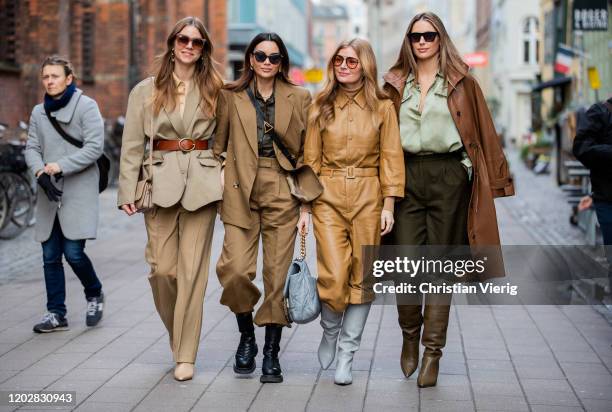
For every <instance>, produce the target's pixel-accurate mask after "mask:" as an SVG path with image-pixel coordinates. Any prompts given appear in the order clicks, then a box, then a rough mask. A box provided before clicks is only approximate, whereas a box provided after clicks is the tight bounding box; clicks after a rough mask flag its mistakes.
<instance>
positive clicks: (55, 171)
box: [44, 163, 62, 176]
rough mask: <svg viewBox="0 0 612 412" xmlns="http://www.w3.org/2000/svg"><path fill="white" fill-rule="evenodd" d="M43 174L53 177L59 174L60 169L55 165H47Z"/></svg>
mask: <svg viewBox="0 0 612 412" xmlns="http://www.w3.org/2000/svg"><path fill="white" fill-rule="evenodd" d="M44 171H45V173H46V174H48V175H49V176H53V175H55V174H58V173H61V171H62V168H61V167H60V165H59V164H57V163H47V164H46V165H45V169H44Z"/></svg>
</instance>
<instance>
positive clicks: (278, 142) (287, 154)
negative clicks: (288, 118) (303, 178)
mask: <svg viewBox="0 0 612 412" xmlns="http://www.w3.org/2000/svg"><path fill="white" fill-rule="evenodd" d="M246 90H247V94H248V95H249V98H250V99H251V103H252V104H253V107H254V108H255V111H256V112H257V114H258V115H259V116H260V117H261V118H263V119H265V118H266V117H265V116H264V114H263V112H262V111H261V108H260V107H259V105H258V104H257V101H256V100H255V95H253V91H252V90H251V88H250V87H247V89H246ZM272 126H274V125H272ZM270 136H272V140H273V141H274V143H276V146H278V148H279V149H280V151H281V153H282V154H283V156H285V157H286V158H287V160H289V163H291V166H292V167H293V168H294V169H295V167H296V166H297V161H296V160H295V157H293V155H292V154H291V152H289V149H287V146H285V144H284V143H283V142H282V141H281V139H280V138H279V137H278V135H277V134H276V130H275V129H272V130H271V131H270Z"/></svg>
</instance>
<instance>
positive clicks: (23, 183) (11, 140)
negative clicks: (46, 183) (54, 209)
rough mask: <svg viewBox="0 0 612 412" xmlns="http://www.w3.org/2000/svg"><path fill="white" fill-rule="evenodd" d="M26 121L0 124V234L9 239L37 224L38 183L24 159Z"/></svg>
mask: <svg viewBox="0 0 612 412" xmlns="http://www.w3.org/2000/svg"><path fill="white" fill-rule="evenodd" d="M26 132H27V125H26V124H25V123H23V122H21V123H20V126H19V128H18V129H16V130H11V129H8V128H6V126H1V127H0V238H2V239H10V238H14V237H16V236H18V235H19V234H21V233H22V232H23V231H24V230H25V229H27V228H28V226H31V225H32V224H34V208H35V205H36V185H35V184H34V182H33V181H32V178H31V177H30V174H29V172H28V168H27V165H26V162H25V156H24V151H25V144H26V138H27V137H26V136H27V135H26Z"/></svg>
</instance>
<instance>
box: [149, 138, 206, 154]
mask: <svg viewBox="0 0 612 412" xmlns="http://www.w3.org/2000/svg"><path fill="white" fill-rule="evenodd" d="M207 149H208V140H191V139H180V140H155V141H154V142H153V150H164V151H172V150H180V151H182V152H191V151H193V150H207Z"/></svg>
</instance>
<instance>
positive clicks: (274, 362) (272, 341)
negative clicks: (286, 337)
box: [259, 325, 283, 383]
mask: <svg viewBox="0 0 612 412" xmlns="http://www.w3.org/2000/svg"><path fill="white" fill-rule="evenodd" d="M282 332H283V327H282V326H281V325H266V343H265V345H264V350H263V354H264V358H263V363H262V365H261V373H262V375H261V378H260V379H259V381H260V382H261V383H280V382H282V381H283V371H282V370H281V367H280V362H279V361H278V351H279V350H280V340H281V334H282Z"/></svg>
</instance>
